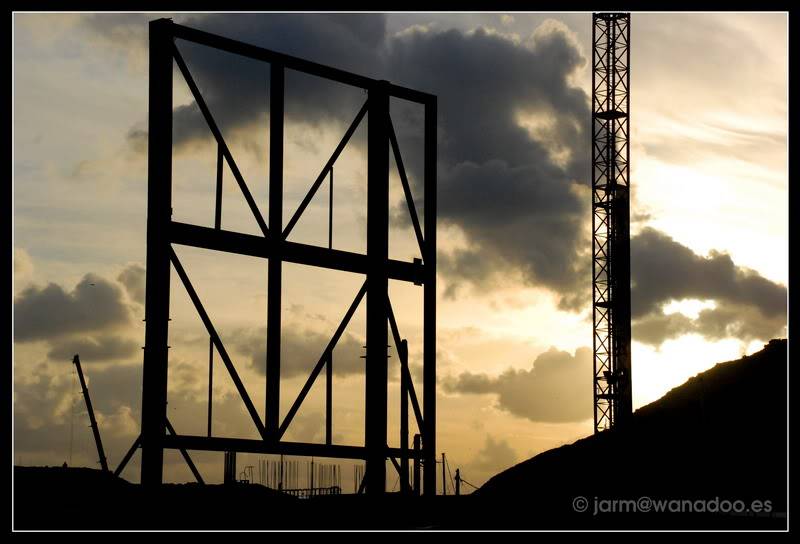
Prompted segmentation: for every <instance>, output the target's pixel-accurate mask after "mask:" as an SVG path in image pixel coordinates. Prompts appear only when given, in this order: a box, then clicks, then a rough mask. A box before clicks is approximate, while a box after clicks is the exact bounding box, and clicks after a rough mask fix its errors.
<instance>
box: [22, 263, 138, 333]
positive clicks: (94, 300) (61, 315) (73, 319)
mask: <svg viewBox="0 0 800 544" xmlns="http://www.w3.org/2000/svg"><path fill="white" fill-rule="evenodd" d="M130 323H131V313H130V309H129V308H128V306H127V305H126V303H125V299H124V297H123V293H122V289H121V288H120V287H119V286H118V285H116V284H114V283H112V282H110V281H108V280H106V279H104V278H102V277H100V276H97V275H95V274H86V275H85V276H84V277H83V279H82V280H81V281H80V282H79V283H78V285H76V286H75V288H74V289H73V290H72V291H69V292H67V291H65V290H64V289H63V288H62V287H61V286H59V285H57V284H55V283H50V284H48V285H47V286H46V287H43V288H40V287H36V286H31V287H28V288H26V289H24V290H23V291H22V292H21V293H20V294H19V295H18V296H17V297H16V298H15V299H14V340H16V341H18V342H27V341H35V340H45V339H53V338H57V337H60V336H66V335H69V334H74V333H88V332H107V331H111V330H115V329H119V328H123V327H125V326H127V325H129V324H130Z"/></svg>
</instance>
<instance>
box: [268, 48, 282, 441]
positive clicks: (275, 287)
mask: <svg viewBox="0 0 800 544" xmlns="http://www.w3.org/2000/svg"><path fill="white" fill-rule="evenodd" d="M269 89H270V91H269V227H270V229H271V230H270V232H271V233H272V236H273V237H274V240H273V241H272V242H273V246H272V247H273V253H272V255H271V256H270V258H269V264H268V265H267V266H268V271H269V275H268V278H267V399H266V411H267V413H266V416H265V427H266V429H267V435H268V436H270V437H274V438H276V437H277V436H278V427H279V425H280V421H279V420H280V406H281V405H280V394H281V388H280V385H281V384H280V382H281V272H282V266H281V265H282V259H283V256H282V251H281V250H282V245H283V236H282V235H281V232H282V230H283V229H282V226H283V91H284V67H283V66H282V65H280V64H276V63H273V64H271V65H270V80H269Z"/></svg>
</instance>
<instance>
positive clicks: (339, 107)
mask: <svg viewBox="0 0 800 544" xmlns="http://www.w3.org/2000/svg"><path fill="white" fill-rule="evenodd" d="M176 20H179V19H178V18H176ZM179 22H183V23H185V24H188V25H189V26H193V27H197V28H202V29H204V30H208V31H211V32H215V33H219V34H222V35H225V36H229V37H232V38H234V39H237V40H241V41H245V42H249V43H254V44H257V45H261V46H265V47H268V48H271V49H275V50H277V51H281V52H285V53H289V54H292V55H297V56H300V57H304V58H309V59H313V60H315V61H318V62H322V63H325V64H330V65H333V66H337V67H341V68H344V69H347V70H351V71H354V72H357V73H361V74H364V75H366V76H370V77H374V78H387V79H390V80H391V81H393V82H395V83H397V84H400V85H404V86H408V87H412V88H417V89H420V90H424V91H426V92H430V93H433V94H435V95H437V96H438V104H439V119H438V123H439V126H438V129H439V130H438V136H439V137H438V172H439V200H438V220H439V222H440V224H441V225H453V226H455V227H457V228H458V229H460V230H461V231H463V233H464V234H465V235H466V242H467V244H466V245H465V246H464V247H461V248H459V249H457V250H454V251H452V252H448V251H442V250H440V257H439V258H440V261H439V262H440V273H441V274H442V276H443V278H444V279H445V280H446V281H445V282H444V283H445V289H446V291H445V293H446V295H448V296H453V295H454V294H455V292H456V290H457V289H458V287H459V286H460V285H462V284H468V285H472V286H473V287H476V288H478V289H480V290H489V289H491V288H493V287H494V286H495V285H497V284H500V283H502V280H503V279H508V278H513V279H515V280H521V281H522V282H523V283H524V284H526V285H531V286H540V287H546V288H549V289H551V290H553V291H554V292H556V293H557V294H558V295H559V296H560V306H561V308H562V309H568V310H579V309H583V308H585V307H586V301H588V300H589V299H590V296H591V291H590V278H591V272H590V262H591V261H590V258H589V255H588V250H589V248H590V240H589V239H588V238H587V233H586V232H585V230H584V225H585V224H586V222H587V220H588V217H589V216H590V215H589V201H590V197H589V195H588V194H584V193H585V191H583V190H581V188H582V187H583V186H585V184H586V182H587V181H588V179H587V176H588V173H589V164H588V161H587V157H588V155H589V152H588V145H587V134H586V131H587V129H588V127H587V124H588V123H587V120H588V119H589V118H590V112H589V99H588V96H587V95H586V94H585V93H584V91H583V90H581V89H580V88H577V87H573V86H572V85H571V83H570V78H571V76H572V75H573V74H575V73H577V71H579V70H581V69H583V68H584V67H585V66H586V60H585V58H584V57H583V56H582V55H581V52H580V49H579V48H578V46H577V45H576V44H575V42H574V41H573V40H572V38H571V36H570V34H569V31H567V30H566V29H565V27H563V26H562V25H559V24H557V23H553V22H552V21H551V22H548V23H546V24H543V25H542V26H540V27H539V28H537V29H536V32H535V33H534V34H532V35H531V36H530V37H529V38H527V39H526V40H525V41H520V40H513V39H510V38H508V37H505V36H502V35H499V34H497V33H496V32H493V31H490V30H485V29H481V28H478V29H476V30H474V31H472V32H463V31H460V30H436V29H424V28H416V29H409V30H406V31H404V32H402V33H400V34H397V35H388V34H387V32H386V19H385V16H383V15H379V14H360V15H353V14H325V15H321V14H262V15H198V16H191V17H188V18H185V19H183V20H179ZM118 24H122V19H120V20H118V19H115V20H114V24H113V25H111V30H108V31H103V32H106V33H107V32H111V31H113V32H114V33H117V34H120V35H125V34H124V33H122V32H121V31H120V30H118V29H115V27H116V26H117V25H118ZM132 24H134V25H139V26H141V22H140V21H138V20H135V21H133V22H132ZM180 46H181V47H182V49H183V50H184V51H185V56H186V59H187V62H188V63H189V65H190V68H191V69H192V71H193V72H195V74H196V78H197V80H198V83H199V84H200V86H201V87H202V89H203V92H204V94H205V95H206V96H207V98H208V100H209V104H210V106H211V109H212V111H213V112H214V114H215V115H217V116H218V117H219V121H220V123H221V124H222V125H224V127H225V128H224V130H227V131H236V130H239V129H243V128H248V127H251V126H252V124H253V123H254V122H256V121H255V120H256V119H257V118H259V116H261V117H264V116H266V114H267V107H268V96H267V89H268V73H267V70H266V68H265V67H261V68H258V67H257V65H256V64H255V63H250V62H249V61H244V60H237V59H236V58H235V57H234V56H231V55H223V54H211V53H209V52H207V51H202V48H199V47H194V48H190V47H189V46H188V45H187V44H182V45H180ZM178 77H180V76H178ZM287 77H289V76H287ZM336 89H337V86H327V85H325V84H322V83H320V82H319V81H313V78H301V77H300V76H298V75H291V77H290V79H287V95H286V96H287V117H288V119H289V120H290V121H293V122H297V123H305V124H309V125H318V124H319V123H321V122H323V123H324V122H328V121H331V122H336V123H338V124H339V125H343V124H345V123H348V122H349V121H350V119H351V118H352V116H353V113H354V112H355V110H356V109H357V108H358V106H359V105H360V104H361V103H362V101H363V100H364V98H365V97H364V96H363V95H362V94H360V93H358V92H356V93H353V92H348V91H347V90H344V89H340V90H338V91H337V90H336ZM521 115H522V116H528V117H529V118H531V117H532V118H534V119H536V120H538V121H536V122H534V123H533V124H534V125H536V126H538V127H539V128H538V129H536V130H534V131H533V132H529V131H528V130H527V129H526V128H524V127H523V126H522V124H521V123H520V116H521ZM392 116H393V121H394V123H395V126H396V128H397V132H398V138H399V140H400V146H401V149H403V150H404V154H405V153H406V152H407V153H408V154H407V155H406V156H404V159H405V160H406V167H407V170H408V172H409V178H410V181H411V184H412V189H413V193H414V195H415V198H416V201H417V205H418V206H419V207H420V210H419V211H420V212H422V209H423V208H424V201H423V199H422V198H421V197H422V190H421V188H420V186H419V185H420V178H421V176H420V169H421V164H420V157H419V156H418V155H419V154H418V153H417V154H416V155H415V153H413V151H414V150H416V149H419V148H420V143H421V140H420V134H419V128H420V121H421V112H420V110H419V109H416V110H415V109H413V108H403V107H401V106H399V105H397V104H395V103H394V102H393V105H392ZM175 118H176V129H175V139H176V142H177V143H180V142H184V143H189V142H191V141H193V140H194V139H197V138H210V134H209V132H208V130H207V128H206V126H205V123H204V121H203V120H202V119H201V118H200V116H199V115H198V113H197V108H196V105H194V104H191V105H189V106H181V107H179V108H178V109H177V110H176V112H175ZM537 123H538V125H537ZM137 130H138V131H141V127H138V128H135V129H134V131H133V132H132V134H134V133H136V134H139V133H138V132H136V131H137ZM242 134H244V133H242ZM141 136H142V134H139V137H141ZM134 139H135V138H134ZM139 139H140V140H141V139H142V138H139ZM351 145H357V144H356V142H353V143H352V144H351ZM634 216H635V214H634ZM398 221H400V222H402V221H407V219H403V214H400V213H399V211H397V210H395V222H398ZM631 251H632V255H631V262H632V281H633V292H632V300H633V305H634V306H633V315H634V317H635V318H637V319H638V320H639V321H638V325H637V327H638V330H639V331H640V332H642V333H643V336H642V338H643V339H645V338H648V339H649V340H652V341H655V340H656V336H654V335H653V334H652V333H651V330H652V329H653V327H654V326H655V322H656V320H661V321H660V324H662V325H666V326H667V330H666V331H664V334H667V335H669V334H672V332H674V331H679V330H680V331H688V330H689V329H692V331H694V332H699V333H701V334H706V335H709V337H716V336H717V335H719V334H723V333H725V334H727V332H725V331H743V333H744V334H745V335H747V334H751V331H761V332H763V331H764V330H765V328H766V327H763V326H757V325H758V323H757V320H755V321H754V320H753V319H750V317H746V318H741V317H737V318H736V319H734V320H733V321H732V322H730V323H729V326H725V324H724V323H722V322H721V320H722V319H723V318H724V317H725V316H729V315H731V312H730V310H731V308H733V307H734V305H735V307H737V308H750V309H753V308H755V309H757V310H758V311H759V312H760V313H761V314H763V316H764V318H765V319H766V320H767V321H769V322H770V323H774V320H775V319H777V316H779V315H780V314H782V313H784V312H785V289H784V287H783V286H780V285H777V284H775V283H773V282H770V281H769V280H766V279H765V278H762V277H761V276H759V275H758V274H757V273H755V272H750V271H746V270H744V269H742V268H741V267H737V266H736V265H735V264H734V263H733V261H732V260H731V258H730V257H729V256H728V255H725V254H720V253H715V254H712V255H711V256H709V257H702V256H698V255H695V254H694V253H693V252H692V251H691V250H689V249H688V248H686V247H684V246H681V245H679V244H676V243H675V242H673V241H672V240H671V239H669V238H668V237H667V236H666V235H664V234H662V233H659V232H658V231H655V230H653V229H645V230H644V231H642V232H641V234H639V235H638V236H636V237H634V238H633V239H632V241H631ZM684 298H699V299H713V300H715V301H716V302H717V305H718V306H717V309H715V311H714V312H713V313H708V314H704V316H705V317H704V318H703V321H702V322H697V323H692V324H691V325H687V324H685V323H684V322H683V320H681V319H680V318H677V317H672V318H666V317H664V316H663V314H661V310H660V309H661V306H662V305H663V304H665V303H667V302H669V301H671V300H680V299H684ZM741 315H745V316H752V315H754V314H753V312H744V313H743V314H741ZM645 317H647V318H648V319H649V321H648V322H644V321H642V320H643V319H644V318H645ZM734 323H739V325H735V324H734ZM752 334H755V332H753V333H752ZM646 341H647V340H646Z"/></svg>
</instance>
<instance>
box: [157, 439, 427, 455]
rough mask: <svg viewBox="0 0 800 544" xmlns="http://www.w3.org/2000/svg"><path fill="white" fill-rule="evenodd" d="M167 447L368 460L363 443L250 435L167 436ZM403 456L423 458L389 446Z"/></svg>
mask: <svg viewBox="0 0 800 544" xmlns="http://www.w3.org/2000/svg"><path fill="white" fill-rule="evenodd" d="M163 444H164V447H165V448H169V449H175V450H179V449H184V450H197V451H236V452H246V453H261V454H276V455H297V456H307V457H331V458H337V459H366V458H367V450H366V448H364V447H363V446H341V445H327V444H310V443H306V442H267V441H264V440H255V439H247V438H222V437H217V436H213V437H208V436H193V435H179V436H175V435H168V436H165V437H164V439H163ZM403 456H406V457H408V458H409V459H414V458H416V457H419V458H422V453H421V452H416V453H415V452H414V450H407V451H405V452H404V451H403V450H401V449H400V448H389V447H387V448H386V457H394V458H396V459H399V458H402V457H403Z"/></svg>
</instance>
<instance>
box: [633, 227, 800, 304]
mask: <svg viewBox="0 0 800 544" xmlns="http://www.w3.org/2000/svg"><path fill="white" fill-rule="evenodd" d="M631 275H632V280H633V281H632V285H631V300H632V305H633V307H632V312H633V316H634V317H640V316H643V315H645V314H648V313H651V312H653V311H654V310H655V309H656V308H657V307H658V306H659V305H660V304H663V303H665V302H669V301H670V300H680V299H685V298H697V299H701V300H702V299H714V300H717V301H721V302H726V303H732V304H741V305H746V306H754V307H756V308H758V309H759V310H760V311H761V313H762V314H763V315H764V317H775V316H777V315H779V314H785V312H786V288H785V287H784V286H782V285H780V284H777V283H774V282H771V281H769V280H768V279H766V278H763V277H761V276H760V275H759V274H758V273H757V272H754V271H752V270H747V269H745V268H742V267H740V266H736V264H734V262H733V259H731V257H730V255H728V254H726V253H720V252H715V251H712V252H711V254H710V255H709V256H708V257H703V256H701V255H697V254H696V253H694V252H693V251H692V250H691V249H689V248H688V247H686V246H683V245H681V244H679V243H677V242H675V241H674V240H673V239H672V238H670V237H669V236H667V235H666V234H664V233H662V232H659V231H657V230H655V229H652V228H645V229H643V230H642V231H641V232H640V233H639V234H638V235H637V236H634V237H633V238H632V239H631Z"/></svg>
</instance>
